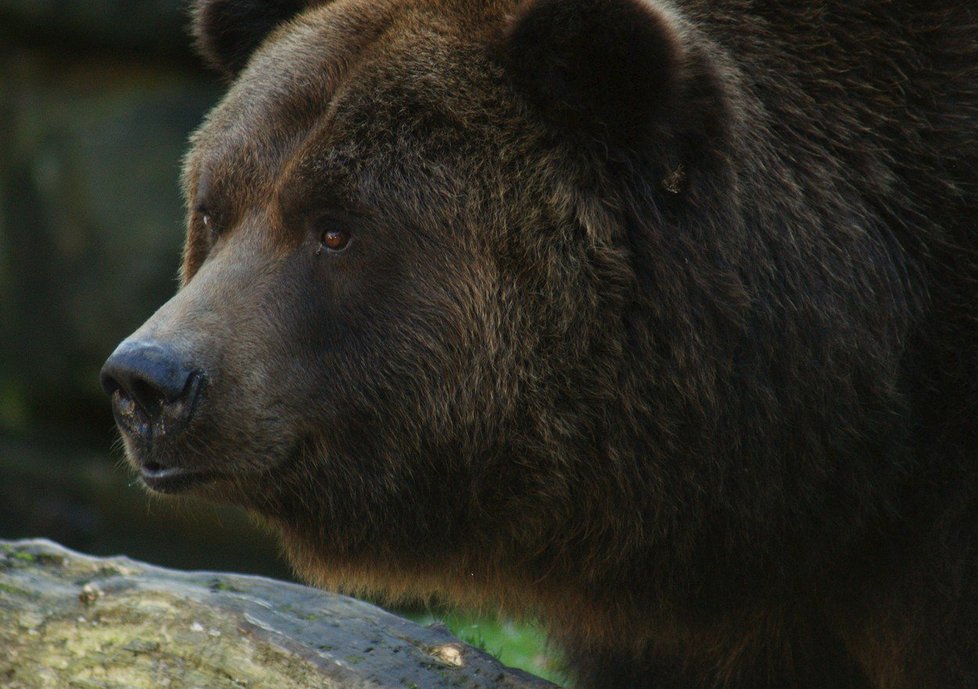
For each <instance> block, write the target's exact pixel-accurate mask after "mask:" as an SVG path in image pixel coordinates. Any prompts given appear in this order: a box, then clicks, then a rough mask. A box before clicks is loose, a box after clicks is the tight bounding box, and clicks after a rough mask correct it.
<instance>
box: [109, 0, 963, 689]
mask: <svg viewBox="0 0 978 689" xmlns="http://www.w3.org/2000/svg"><path fill="white" fill-rule="evenodd" d="M194 21H195V29H196V35H197V37H198V40H199V45H200V47H201V49H202V51H203V53H204V55H205V56H206V57H207V58H208V59H209V60H210V62H212V63H213V64H214V65H215V66H217V67H218V68H219V69H221V70H223V72H224V73H225V75H226V76H227V77H228V78H229V80H230V89H229V91H228V93H227V96H226V97H225V98H224V100H223V101H222V102H221V103H220V104H219V105H218V106H217V107H216V108H215V109H214V111H213V112H212V113H211V114H210V116H209V117H208V118H207V120H206V122H205V123H204V124H203V126H202V127H201V128H200V130H199V131H198V132H197V133H196V135H195V136H194V137H193V141H192V149H191V151H190V153H189V155H188V157H187V159H186V167H185V171H184V188H185V191H186V197H187V202H188V207H189V220H188V235H187V242H186V250H185V254H184V260H183V269H182V287H181V289H180V290H179V292H178V293H177V294H176V296H174V297H173V299H172V300H170V301H169V302H168V303H167V304H165V305H164V306H163V307H162V308H161V309H160V310H159V311H158V312H157V313H156V314H155V315H154V316H153V317H152V318H150V320H149V321H147V322H146V324H145V325H144V326H142V327H141V328H140V329H139V330H138V331H137V332H136V333H134V334H133V335H132V336H131V337H130V338H128V339H127V340H126V341H125V342H123V343H122V344H121V345H120V346H119V348H118V349H117V350H116V352H115V353H114V354H113V355H112V356H111V358H110V359H109V360H108V362H107V363H106V365H105V368H104V369H103V374H102V381H103V385H104V387H105V389H106V390H107V392H109V393H110V394H111V395H112V399H113V405H114V409H115V414H116V418H117V420H118V424H119V426H120V428H121V431H122V435H123V438H124V440H125V445H126V449H127V452H128V456H129V458H130V460H131V461H132V464H133V466H134V467H135V469H136V470H137V471H138V472H139V474H140V475H141V477H142V479H143V481H144V482H145V483H146V485H147V486H148V487H149V488H150V489H152V490H153V491H157V492H160V493H189V494H194V495H198V496H202V497H205V498H209V499H214V500H221V501H230V502H233V503H237V504H240V505H243V506H245V507H246V508H247V509H249V510H251V511H252V512H254V513H255V514H257V515H260V517H261V518H263V519H264V520H265V521H267V523H269V524H270V525H272V526H273V527H274V528H275V529H277V530H278V531H279V532H280V533H281V536H282V538H283V540H284V543H285V544H286V547H287V551H288V553H289V555H290V557H291V560H292V562H293V563H294V565H295V567H296V568H297V570H298V571H299V572H300V573H301V574H302V575H303V576H304V577H306V578H308V579H309V580H311V581H312V582H315V583H317V584H319V585H322V586H326V587H330V588H337V589H343V590H347V591H353V592H370V593H373V594H382V595H385V596H388V597H390V598H392V599H403V598H419V597H421V598H424V597H429V596H438V597H441V598H444V599H447V600H451V601H456V602H458V603H461V604H465V605H477V606H498V608H499V609H500V610H502V611H504V612H505V613H509V614H515V615H531V616H536V617H539V618H540V619H542V620H543V622H544V623H545V624H546V626H547V627H548V629H549V630H550V632H551V634H552V635H553V637H554V639H555V641H557V642H558V644H560V645H561V646H562V647H563V648H564V649H565V651H566V656H567V659H568V663H569V666H570V668H571V670H572V671H573V673H574V676H575V677H576V682H577V686H579V687H586V688H589V689H597V688H602V687H604V688H614V689H635V688H640V687H650V688H651V687H654V688H655V689H680V688H681V689H717V688H721V687H723V688H727V689H764V688H770V689H790V688H798V689H803V688H804V689H814V688H821V689H843V688H846V689H856V688H859V689H869V688H873V689H974V688H975V687H978V422H976V413H978V11H976V9H975V5H974V3H973V0H946V1H945V2H942V3H936V2H929V1H928V0H921V1H914V2H900V3H894V2H889V1H887V0H818V1H815V2H796V1H795V0H755V1H751V2H747V1H744V0H711V1H709V2H706V1H704V0H520V1H517V0H334V1H332V2H329V1H318V2H317V1H310V2H303V1H301V0H291V1H289V0H278V1H274V0H268V1H266V2H260V1H258V0H198V2H196V6H195V9H194Z"/></svg>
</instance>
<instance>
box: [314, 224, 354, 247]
mask: <svg viewBox="0 0 978 689" xmlns="http://www.w3.org/2000/svg"><path fill="white" fill-rule="evenodd" d="M319 241H320V242H322V246H323V247H325V248H326V249H327V250H328V251H334V252H336V251H343V249H345V248H346V247H347V246H348V245H349V244H350V233H349V232H345V231H343V230H337V229H329V230H326V231H324V232H323V234H322V236H321V237H320V240H319Z"/></svg>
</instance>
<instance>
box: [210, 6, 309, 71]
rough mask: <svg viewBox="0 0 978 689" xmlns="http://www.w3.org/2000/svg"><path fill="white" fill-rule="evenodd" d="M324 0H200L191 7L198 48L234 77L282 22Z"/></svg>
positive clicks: (214, 63) (216, 66) (216, 65)
mask: <svg viewBox="0 0 978 689" xmlns="http://www.w3.org/2000/svg"><path fill="white" fill-rule="evenodd" d="M322 2H323V0H320V1H319V2H316V1H315V0H196V1H195V2H194V3H193V6H192V9H191V18H192V26H193V34H194V38H195V39H196V43H197V50H198V52H199V53H200V54H201V55H202V56H203V58H204V59H205V60H207V62H208V63H209V64H210V65H211V66H212V67H214V68H215V69H217V70H219V71H220V72H222V73H223V74H224V76H226V77H229V78H230V77H233V76H235V75H236V74H237V73H238V72H240V71H241V70H242V69H243V68H244V66H245V65H246V64H247V62H248V58H249V57H251V54H252V53H253V52H254V51H255V49H256V48H257V47H258V46H259V45H260V44H261V42H262V41H263V40H265V37H266V36H268V34H270V33H271V32H272V30H273V29H274V28H275V27H276V26H278V25H279V24H281V23H282V22H284V21H286V20H288V19H290V18H291V17H293V16H295V15H297V14H298V13H299V12H301V11H302V10H303V9H305V8H306V7H308V6H310V5H317V4H322Z"/></svg>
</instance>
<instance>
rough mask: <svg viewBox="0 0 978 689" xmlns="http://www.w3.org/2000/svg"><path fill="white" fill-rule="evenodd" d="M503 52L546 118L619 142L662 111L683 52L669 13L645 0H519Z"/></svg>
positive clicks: (640, 132)
mask: <svg viewBox="0 0 978 689" xmlns="http://www.w3.org/2000/svg"><path fill="white" fill-rule="evenodd" d="M503 51H504V61H505V62H506V64H507V69H508V71H509V72H510V73H511V75H512V76H513V78H514V80H515V81H516V83H517V85H518V87H520V88H521V90H523V91H524V92H525V93H526V95H527V96H528V97H529V99H530V100H531V101H533V102H535V104H536V105H537V106H539V107H540V108H541V109H542V110H544V111H545V112H546V113H548V114H549V115H550V116H551V117H553V118H555V119H557V120H558V121H560V122H562V123H564V124H568V125H572V126H575V127H577V128H580V129H584V130H587V131H588V133H589V134H591V135H597V136H600V138H602V139H605V138H612V139H619V140H624V141H633V140H634V139H635V137H642V136H647V135H649V134H650V133H651V132H652V131H653V130H654V129H655V127H656V125H657V124H658V123H660V122H661V121H662V120H663V119H664V118H666V117H667V116H668V113H669V110H670V109H671V108H672V101H673V100H674V97H675V95H676V91H677V84H676V82H677V79H678V72H679V63H680V59H681V52H682V51H681V45H680V40H679V36H678V32H677V31H676V29H675V27H674V26H673V23H672V21H671V20H670V18H669V17H667V16H666V15H665V14H664V13H663V12H662V11H661V10H659V9H657V8H655V7H654V6H652V5H651V4H650V3H649V2H647V1H646V0H524V2H523V3H522V4H521V5H520V6H519V8H518V9H517V11H516V13H515V15H514V16H513V17H512V19H511V20H510V23H509V25H508V26H507V27H506V29H505V33H504V38H503Z"/></svg>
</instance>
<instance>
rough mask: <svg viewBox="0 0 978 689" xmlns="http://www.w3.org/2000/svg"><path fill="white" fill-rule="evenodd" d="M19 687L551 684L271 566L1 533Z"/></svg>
mask: <svg viewBox="0 0 978 689" xmlns="http://www.w3.org/2000/svg"><path fill="white" fill-rule="evenodd" d="M0 685H2V686H3V687H5V688H6V689H35V688H42V687H43V688H45V689H46V688H48V687H50V688H54V687H78V688H84V689H89V688H91V689H95V688H96V687H97V688H99V689H115V688H116V687H118V688H120V689H121V688H122V687H126V688H127V689H142V688H143V687H146V688H149V687H154V688H156V687H168V688H169V689H184V688H186V689H196V688H199V687H207V688H208V689H223V688H225V687H226V688H228V689H231V688H236V689H239V688H242V687H254V688H264V687H267V688H268V689H298V688H300V687H302V688H310V687H317V688H324V689H346V688H352V687H356V688H358V689H360V688H362V689H388V688H390V689H441V688H445V689H447V688H449V687H452V688H458V689H481V688H488V687H508V688H511V689H546V688H547V687H551V688H552V687H554V686H555V685H552V684H550V683H548V682H545V681H543V680H540V679H537V678H534V677H532V676H531V675H528V674H526V673H524V672H521V671H518V670H511V669H509V668H506V667H503V666H502V665H500V664H499V663H498V662H497V661H495V660H494V659H493V658H491V657H490V656H488V655H487V654H485V653H483V652H482V651H479V650H477V649H475V648H472V647H470V646H466V645H465V644H463V643H461V642H460V641H458V640H457V639H455V638H454V637H453V636H451V635H450V634H449V633H448V632H447V631H445V630H444V629H443V628H440V627H437V626H436V627H421V626H418V625H416V624H414V623H411V622H408V621H407V620H404V619H401V618H399V617H396V616H394V615H391V614H389V613H387V612H384V611H383V610H380V609H379V608H376V607H374V606H372V605H369V604H367V603H363V602H360V601H356V600H353V599H351V598H346V597H344V596H337V595H332V594H328V593H324V592H322V591H317V590H315V589H310V588H307V587H304V586H298V585H296V584H289V583H285V582H280V581H275V580H272V579H264V578H260V577H252V576H244V575H234V574H217V573H212V572H179V571H173V570H167V569H162V568H159V567H153V566H151V565H146V564H143V563H140V562H136V561H133V560H130V559H128V558H124V557H117V558H93V557H88V556H85V555H80V554H78V553H75V552H72V551H70V550H67V549H65V548H62V547H60V546H58V545H56V544H54V543H52V542H50V541H43V540H33V541H13V542H11V541H0Z"/></svg>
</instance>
